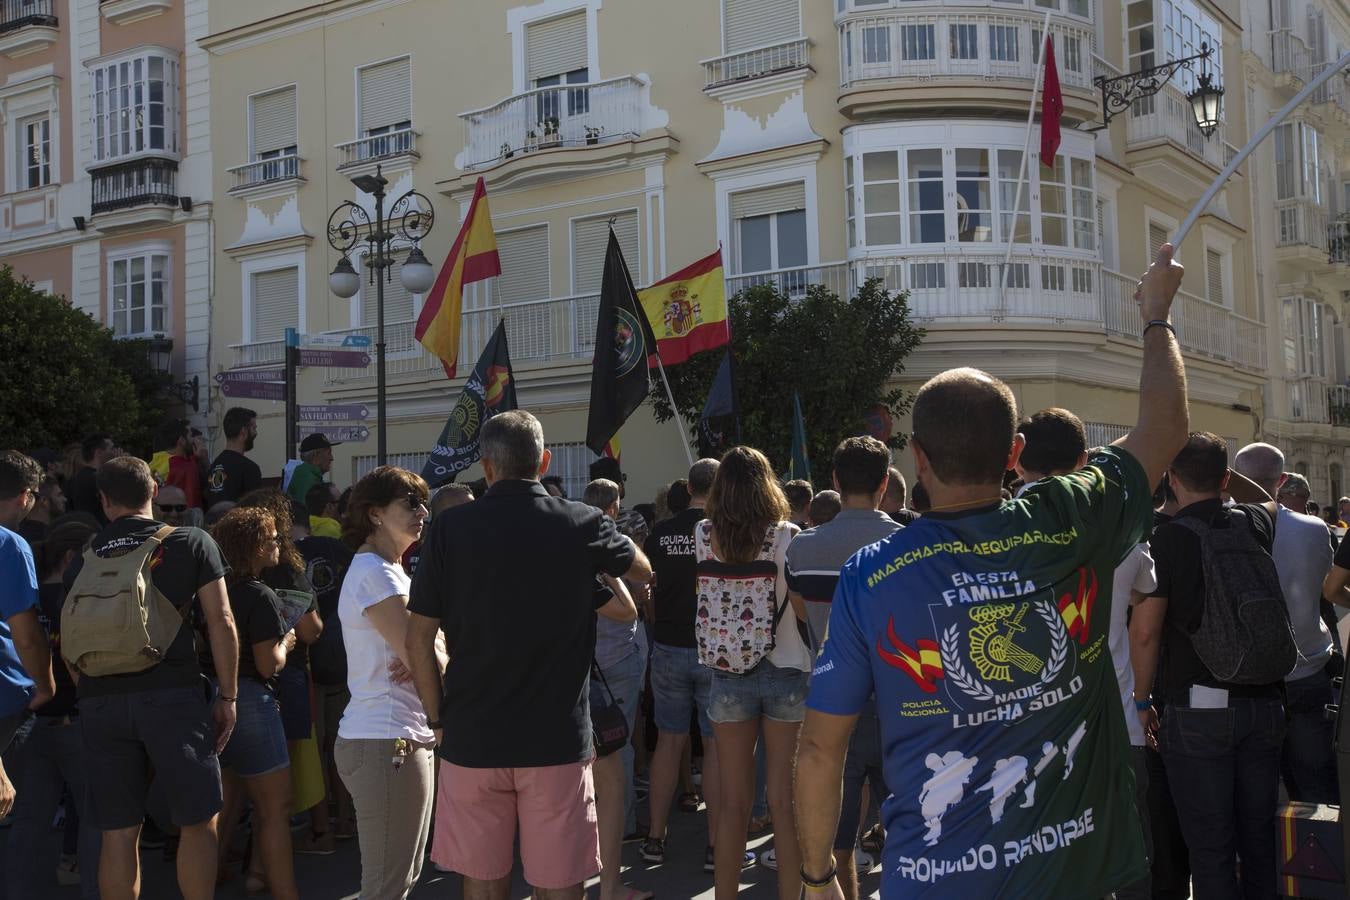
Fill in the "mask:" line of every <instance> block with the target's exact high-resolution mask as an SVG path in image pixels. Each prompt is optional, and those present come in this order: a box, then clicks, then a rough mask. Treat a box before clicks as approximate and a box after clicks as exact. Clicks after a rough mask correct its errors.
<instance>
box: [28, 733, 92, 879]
mask: <svg viewBox="0 0 1350 900" xmlns="http://www.w3.org/2000/svg"><path fill="white" fill-rule="evenodd" d="M6 757H7V761H8V762H10V763H12V764H13V767H14V771H13V780H14V790H15V792H16V794H17V797H16V799H15V804H14V824H13V827H11V828H10V829H9V842H8V845H7V846H6V848H5V888H6V891H7V892H8V894H7V895H8V896H9V897H10V898H11V900H18V898H21V897H50V896H53V895H54V894H55V892H56V879H55V872H56V863H57V856H56V854H55V853H54V852H52V851H55V850H56V849H57V844H56V842H55V841H53V840H52V839H51V831H50V828H51V823H52V818H53V816H55V815H56V807H57V806H58V805H59V804H60V802H61V793H62V788H64V787H65V786H66V785H69V786H70V795H71V797H73V798H74V800H75V804H76V807H77V809H78V813H79V819H80V835H79V865H80V896H81V897H83V898H84V900H98V855H99V848H100V847H101V846H102V842H103V834H102V833H101V832H100V831H99V830H98V829H97V828H95V827H94V821H93V817H92V816H90V815H88V810H87V804H88V794H87V791H86V784H85V765H84V744H83V741H81V739H80V726H79V724H78V723H75V722H72V721H71V720H70V719H68V718H65V717H61V718H56V717H49V716H38V717H36V718H34V719H33V720H32V721H31V722H30V723H27V724H25V726H24V727H23V728H21V729H20V731H19V733H18V734H17V735H16V736H15V738H14V743H13V744H12V745H11V746H10V748H9V752H8V754H6ZM69 812H74V811H73V810H72V811H68V813H69Z"/></svg>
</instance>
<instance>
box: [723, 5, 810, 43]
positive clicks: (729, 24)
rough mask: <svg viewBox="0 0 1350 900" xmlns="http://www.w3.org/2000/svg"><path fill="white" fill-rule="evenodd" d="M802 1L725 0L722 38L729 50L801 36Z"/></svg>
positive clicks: (779, 41)
mask: <svg viewBox="0 0 1350 900" xmlns="http://www.w3.org/2000/svg"><path fill="white" fill-rule="evenodd" d="M801 34H802V23H801V2H800V0H723V4H722V41H723V43H724V44H725V45H726V52H727V53H737V52H739V51H741V50H748V49H749V48H751V47H763V46H765V45H766V44H777V43H781V42H783V41H790V40H793V39H794V38H799V37H801Z"/></svg>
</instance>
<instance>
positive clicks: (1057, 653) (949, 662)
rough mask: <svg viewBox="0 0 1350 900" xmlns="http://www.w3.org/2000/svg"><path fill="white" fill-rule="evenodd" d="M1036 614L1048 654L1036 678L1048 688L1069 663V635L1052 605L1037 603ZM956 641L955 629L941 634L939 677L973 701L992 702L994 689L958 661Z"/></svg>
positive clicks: (959, 656) (956, 629)
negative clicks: (1043, 626)
mask: <svg viewBox="0 0 1350 900" xmlns="http://www.w3.org/2000/svg"><path fill="white" fill-rule="evenodd" d="M1036 613H1037V614H1038V615H1039V616H1040V617H1041V619H1042V620H1043V621H1044V622H1045V624H1046V627H1047V628H1049V629H1050V653H1049V655H1048V657H1047V658H1046V661H1045V666H1044V667H1043V668H1042V669H1041V676H1040V678H1041V683H1042V684H1050V683H1051V682H1053V681H1054V680H1055V678H1056V677H1057V676H1058V675H1059V673H1060V671H1061V670H1062V669H1063V668H1064V664H1065V663H1066V662H1067V661H1068V659H1069V632H1068V630H1067V629H1066V628H1065V627H1064V619H1063V618H1062V617H1061V616H1060V614H1059V612H1058V611H1057V610H1056V609H1055V607H1054V604H1052V603H1049V602H1047V601H1045V600H1040V601H1037V603H1036ZM959 639H960V631H959V629H958V628H957V626H956V625H949V626H947V628H946V630H945V631H943V632H942V643H941V646H940V648H939V650H940V653H941V655H942V671H943V675H944V676H945V677H946V678H947V680H948V681H950V682H951V683H953V684H955V685H956V686H957V687H959V688H960V689H961V690H963V691H965V692H966V693H967V694H969V695H970V696H971V697H973V698H974V699H976V700H982V701H986V702H987V701H990V700H993V699H994V697H995V696H997V695H996V693H995V691H994V689H993V688H992V687H990V686H989V685H988V684H987V683H986V682H984V681H981V680H980V679H979V678H978V677H976V676H975V675H972V674H971V673H970V671H969V670H968V669H966V666H965V663H963V662H962V661H961V652H960V644H959Z"/></svg>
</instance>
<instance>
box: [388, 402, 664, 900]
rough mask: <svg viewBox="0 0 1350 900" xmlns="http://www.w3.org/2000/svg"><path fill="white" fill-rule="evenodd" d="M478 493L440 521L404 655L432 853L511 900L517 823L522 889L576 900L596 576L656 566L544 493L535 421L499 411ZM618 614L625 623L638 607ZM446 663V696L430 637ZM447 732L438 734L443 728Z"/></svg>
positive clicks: (641, 573)
mask: <svg viewBox="0 0 1350 900" xmlns="http://www.w3.org/2000/svg"><path fill="white" fill-rule="evenodd" d="M479 438H480V441H481V443H482V450H483V471H484V473H485V474H486V476H487V480H488V484H489V485H490V487H489V488H488V491H487V494H486V496H484V497H483V498H482V499H481V500H476V501H474V502H473V503H467V504H465V505H463V506H458V507H455V508H453V509H449V510H446V511H445V512H444V513H442V514H441V515H439V516H437V517H436V518H435V519H434V520H433V521H432V525H431V529H430V531H429V533H428V534H427V535H426V537H425V538H424V539H423V544H422V560H421V562H420V563H419V565H418V567H417V574H416V577H415V579H414V581H413V585H412V595H411V598H410V602H409V604H408V610H409V612H410V613H412V615H411V616H410V619H409V622H408V637H407V653H408V657H409V663H410V665H411V668H412V674H413V679H414V682H415V684H416V685H417V692H418V694H419V695H420V696H421V698H422V705H423V706H424V707H426V711H427V719H428V724H429V725H430V726H431V728H432V730H433V731H435V733H436V739H437V742H438V743H439V746H440V756H441V760H442V762H441V771H442V777H441V779H440V796H439V799H438V802H437V811H436V815H437V823H436V839H435V844H434V846H433V847H432V859H433V860H434V861H435V862H436V863H437V864H438V865H440V866H442V867H443V868H447V869H450V870H452V871H456V872H459V873H461V874H462V875H464V894H465V896H466V897H478V898H488V897H491V898H497V897H500V898H502V900H505V897H506V896H507V893H508V891H509V890H510V882H511V868H512V864H513V861H514V852H513V845H514V841H515V837H516V830H517V822H519V830H520V848H521V856H522V858H523V861H524V864H525V879H526V880H527V881H528V882H530V884H531V885H532V886H533V887H534V888H536V889H537V890H538V891H539V892H540V893H541V895H545V896H550V897H557V898H577V900H579V898H580V897H581V891H582V884H583V883H584V882H585V881H586V879H587V878H589V877H591V876H592V875H594V874H595V873H596V872H597V871H599V867H600V860H599V836H598V834H597V831H596V823H595V817H594V812H593V808H594V803H595V791H594V786H593V782H592V780H591V758H592V755H593V754H592V744H593V737H592V733H591V717H590V705H589V702H588V699H589V693H590V682H589V676H590V669H591V661H592V659H593V657H594V652H595V613H596V612H597V609H596V591H595V576H596V574H597V573H600V572H603V573H606V574H608V575H612V576H614V577H625V578H629V579H633V580H636V581H638V582H639V583H646V581H647V580H648V579H649V578H650V577H651V567H650V566H649V565H648V563H647V558H646V556H644V555H643V553H642V551H641V550H639V549H638V548H637V547H636V546H635V545H634V544H633V542H632V541H631V540H630V539H629V538H627V537H625V536H623V535H622V534H620V533H619V532H618V530H617V529H616V528H615V526H614V522H613V521H612V520H611V519H609V518H608V517H607V516H605V515H604V513H602V512H601V511H600V510H598V509H595V508H594V507H590V506H586V505H585V504H582V503H574V502H572V501H569V500H563V499H560V498H556V497H552V496H550V495H549V493H548V491H547V490H545V489H544V486H543V485H541V484H540V483H539V477H540V476H541V475H543V474H544V473H545V472H546V471H547V470H548V464H549V456H550V455H549V452H548V451H547V450H545V449H544V431H543V429H542V428H541V427H540V425H539V420H538V419H536V418H535V417H534V416H532V415H530V414H529V413H528V412H526V411H524V410H512V411H510V412H504V413H498V414H497V415H495V416H493V417H492V418H491V419H489V420H488V421H487V423H486V424H484V426H483V429H482V431H481V432H480V435H479ZM610 604H626V611H628V612H629V613H630V615H629V616H628V618H629V619H631V618H632V617H633V616H636V614H637V611H636V610H635V609H633V607H632V601H631V600H627V599H624V600H620V599H619V598H617V597H616V598H614V599H612V600H608V599H607V601H606V607H605V608H602V609H600V610H598V611H599V612H600V613H601V614H602V615H603V614H607V613H608V611H609V610H608V606H609V605H610ZM437 630H441V631H443V632H444V633H445V642H446V649H447V650H448V651H449V654H450V662H449V665H448V666H447V667H446V670H445V680H444V691H442V683H441V680H440V679H439V678H437V665H436V657H435V638H436V632H437ZM442 723H444V724H442Z"/></svg>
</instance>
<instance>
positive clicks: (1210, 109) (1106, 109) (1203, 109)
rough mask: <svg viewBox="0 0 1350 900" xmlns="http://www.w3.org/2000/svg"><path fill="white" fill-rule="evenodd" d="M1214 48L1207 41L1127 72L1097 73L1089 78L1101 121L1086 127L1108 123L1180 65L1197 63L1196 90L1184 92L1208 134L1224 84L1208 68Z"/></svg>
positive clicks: (1163, 82)
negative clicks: (1184, 53) (1189, 51)
mask: <svg viewBox="0 0 1350 900" xmlns="http://www.w3.org/2000/svg"><path fill="white" fill-rule="evenodd" d="M1213 52H1214V51H1213V50H1211V49H1210V47H1209V45H1208V44H1201V45H1200V52H1199V53H1196V54H1195V55H1194V56H1187V57H1184V58H1182V59H1169V60H1168V61H1167V62H1165V63H1162V64H1161V65H1157V66H1149V67H1148V68H1145V69H1140V70H1139V71H1138V72H1127V73H1126V74H1124V75H1117V76H1116V77H1115V78H1107V77H1106V76H1104V75H1099V76H1097V77H1096V78H1094V79H1093V80H1092V82H1093V84H1095V85H1096V86H1097V90H1099V91H1100V92H1101V95H1102V125H1101V126H1100V127H1099V128H1090V129H1087V130H1089V131H1100V130H1101V128H1105V127H1106V126H1107V125H1109V124H1110V123H1111V119H1112V118H1114V117H1115V116H1116V115H1117V114H1119V113H1121V112H1124V111H1125V110H1127V109H1129V108H1130V107H1131V106H1132V105H1133V104H1134V102H1135V101H1136V100H1142V99H1144V98H1146V97H1152V96H1153V95H1154V94H1156V93H1158V92H1159V91H1161V90H1162V89H1163V87H1164V86H1165V85H1166V84H1167V83H1168V82H1169V81H1171V80H1172V76H1173V75H1175V74H1176V73H1177V72H1179V71H1181V70H1182V69H1189V70H1192V71H1194V69H1195V66H1196V65H1197V64H1199V66H1200V72H1199V75H1198V76H1197V78H1196V81H1197V84H1196V87H1195V90H1193V91H1191V92H1190V93H1189V94H1187V95H1186V100H1187V102H1189V103H1190V105H1191V113H1192V115H1194V116H1195V125H1196V127H1197V128H1199V129H1200V133H1201V134H1203V135H1204V136H1205V137H1206V138H1208V137H1209V136H1210V135H1211V134H1213V133H1214V129H1215V128H1217V127H1218V126H1219V115H1220V110H1221V108H1222V103H1223V88H1222V87H1221V86H1219V85H1216V84H1214V83H1213V81H1212V76H1211V75H1210V73H1209V70H1208V68H1207V66H1208V63H1209V58H1210V55H1211V54H1212V53H1213Z"/></svg>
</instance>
